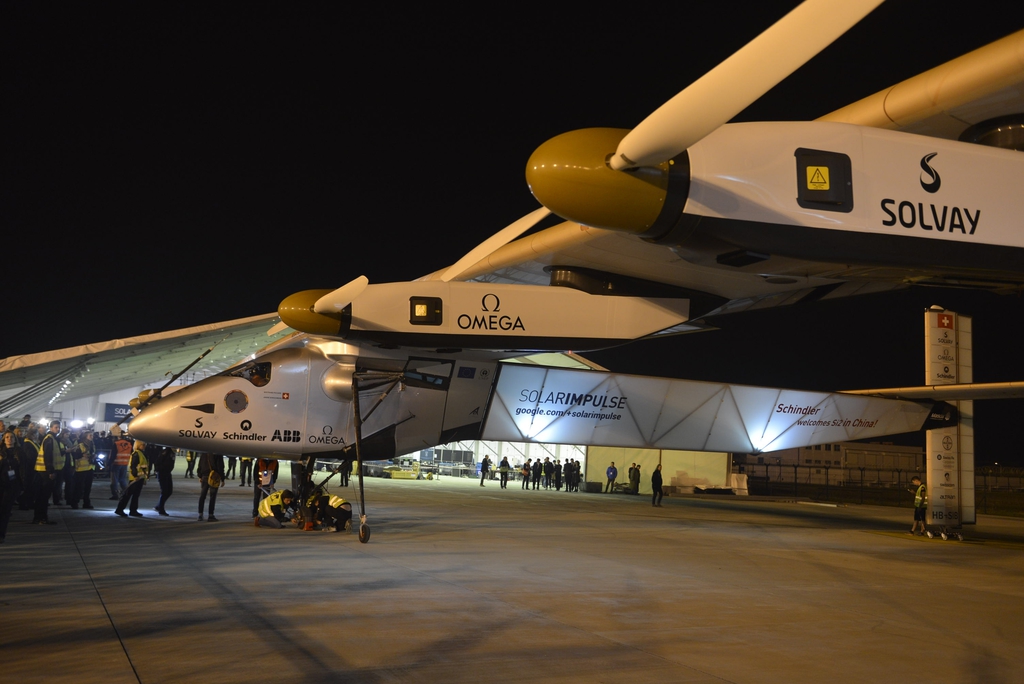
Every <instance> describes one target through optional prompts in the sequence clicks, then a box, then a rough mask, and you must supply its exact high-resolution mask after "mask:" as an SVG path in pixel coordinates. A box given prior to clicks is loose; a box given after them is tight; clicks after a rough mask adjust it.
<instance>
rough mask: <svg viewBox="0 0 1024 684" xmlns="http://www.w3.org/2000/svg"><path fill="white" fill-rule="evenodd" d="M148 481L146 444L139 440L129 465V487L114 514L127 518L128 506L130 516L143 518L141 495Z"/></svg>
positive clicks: (123, 493) (122, 495) (122, 494)
mask: <svg viewBox="0 0 1024 684" xmlns="http://www.w3.org/2000/svg"><path fill="white" fill-rule="evenodd" d="M148 479H149V459H148V458H146V443H145V442H143V441H141V440H137V441H136V442H135V450H134V451H133V452H132V459H131V461H130V462H129V463H128V480H129V482H128V487H126V488H125V490H124V492H122V493H121V498H120V499H118V500H117V508H116V509H115V510H114V513H116V514H117V515H119V516H121V517H122V518H124V517H126V516H125V512H124V507H125V506H128V515H130V516H132V517H133V518H141V517H143V516H142V513H139V495H140V494H142V488H143V487H144V486H145V485H146V480H148Z"/></svg>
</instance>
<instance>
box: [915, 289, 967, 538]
mask: <svg viewBox="0 0 1024 684" xmlns="http://www.w3.org/2000/svg"><path fill="white" fill-rule="evenodd" d="M925 354H926V360H925V384H927V385H953V384H958V383H970V382H974V367H973V340H972V334H971V318H970V317H969V316H961V315H958V314H957V313H955V312H952V311H946V310H944V309H942V308H941V307H937V306H933V307H931V308H930V309H928V310H927V311H926V312H925ZM952 403H953V404H954V405H955V406H956V408H957V411H958V412H959V414H960V420H959V422H958V423H957V425H956V426H954V427H947V428H942V429H938V430H928V432H927V436H926V440H925V458H926V469H925V477H926V481H925V484H926V485H927V486H928V517H927V522H928V524H929V525H933V526H935V527H938V528H940V529H941V534H942V536H943V538H946V536H947V532H950V531H952V530H958V529H959V528H960V527H961V526H962V525H973V524H975V522H977V520H976V517H975V507H974V402H972V401H957V402H952ZM957 536H959V534H957Z"/></svg>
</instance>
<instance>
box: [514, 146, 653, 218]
mask: <svg viewBox="0 0 1024 684" xmlns="http://www.w3.org/2000/svg"><path fill="white" fill-rule="evenodd" d="M628 132H629V131H627V130H624V129H620V128H585V129H583V130H579V131H571V132H569V133H563V134H562V135H559V136H556V137H554V138H552V139H551V140H548V141H547V142H546V143H544V144H543V145H541V146H540V147H538V148H537V149H536V150H535V151H534V153H533V154H532V155H531V156H530V160H529V161H528V162H527V164H526V182H527V183H528V184H529V185H530V191H531V192H532V193H533V196H534V197H536V198H537V200H538V201H539V202H540V203H541V204H543V205H544V206H545V207H547V208H548V209H550V210H551V211H552V212H554V213H555V214H558V215H559V216H561V217H563V218H567V219H570V220H572V221H576V222H577V223H582V224H585V225H588V226H594V227H597V228H607V229H610V230H620V231H626V232H630V233H644V232H647V231H648V230H650V229H651V227H652V226H653V225H654V222H655V221H656V220H657V219H658V215H659V214H660V213H661V210H662V208H663V207H664V206H665V196H666V190H667V188H668V164H667V163H666V164H661V165H659V166H657V167H645V168H639V169H636V170H634V171H630V172H623V171H613V170H612V169H610V168H609V167H608V165H607V159H608V158H609V157H610V156H611V155H612V154H614V152H615V148H616V147H617V146H618V144H619V141H620V140H622V138H623V137H625V135H626V133H628Z"/></svg>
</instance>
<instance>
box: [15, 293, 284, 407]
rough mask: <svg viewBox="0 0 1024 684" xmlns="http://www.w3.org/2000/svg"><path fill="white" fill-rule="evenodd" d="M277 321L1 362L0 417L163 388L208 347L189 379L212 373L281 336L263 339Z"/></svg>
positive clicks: (228, 324)
mask: <svg viewBox="0 0 1024 684" xmlns="http://www.w3.org/2000/svg"><path fill="white" fill-rule="evenodd" d="M276 319H277V314H276V313H269V314H264V315H261V316H251V317H249V318H239V319H235V320H231V321H223V322H221V323H212V324H209V325H202V326H196V327H192V328H183V329H181V330H171V331H167V332H161V333H156V334H152V335H140V336H138V337H129V338H125V339H120V340H108V341H105V342H98V343H95V344H86V345H81V346H78V347H69V348H67V349H58V350H55V351H48V352H40V353H36V354H25V355H22V356H11V357H8V358H6V359H2V360H0V415H5V416H17V415H21V414H22V413H23V412H24V413H33V412H38V411H39V410H40V409H41V408H43V407H45V406H48V405H51V404H53V403H55V402H57V401H60V402H61V403H65V404H66V403H67V402H72V401H74V400H76V399H84V398H91V397H97V396H100V395H103V394H108V393H112V392H118V391H121V390H129V389H131V390H135V391H137V390H138V389H139V388H142V387H147V386H152V385H157V384H163V383H164V382H166V381H167V380H169V379H170V373H173V372H178V371H180V370H182V369H184V368H185V367H186V366H187V365H188V364H189V363H191V362H193V361H195V360H196V358H197V357H199V356H200V355H201V354H203V352H205V351H206V350H207V349H209V348H210V347H213V348H214V349H213V351H212V352H211V353H210V354H208V355H206V356H205V357H204V358H203V359H202V360H201V361H200V362H198V363H196V364H195V365H194V366H193V367H192V368H190V369H189V376H188V379H190V380H194V379H198V378H203V377H207V376H210V375H215V374H217V373H219V372H221V371H222V370H225V369H227V368H230V367H231V366H233V365H235V364H236V363H238V362H239V361H241V360H242V359H243V358H245V357H246V356H249V355H251V354H254V353H255V352H257V351H259V350H260V348H262V347H264V346H265V345H267V344H268V343H270V342H272V341H273V340H274V339H276V338H280V337H283V336H284V335H283V334H278V335H276V337H275V338H268V337H267V328H269V327H270V326H271V325H272V324H273V322H274V321H275V320H276Z"/></svg>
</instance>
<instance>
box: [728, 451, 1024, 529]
mask: <svg viewBox="0 0 1024 684" xmlns="http://www.w3.org/2000/svg"><path fill="white" fill-rule="evenodd" d="M745 471H746V474H747V491H748V492H749V493H750V494H752V495H758V496H792V497H800V498H809V499H814V500H816V501H830V502H836V503H847V504H871V505H882V506H903V507H908V508H909V507H911V506H913V505H914V495H913V492H912V491H911V486H910V478H912V477H914V476H915V475H917V476H918V477H921V478H922V479H923V478H924V474H923V473H920V472H917V471H908V470H899V469H882V468H860V467H855V468H840V467H833V468H829V467H822V466H807V465H794V464H777V463H776V464H764V465H761V464H758V465H747V466H746V467H745ZM974 479H975V506H976V509H977V511H978V512H979V513H986V514H995V515H1012V516H1020V517H1024V470H1022V469H1020V468H1001V467H984V468H979V469H977V470H976V471H975V478H974Z"/></svg>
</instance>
